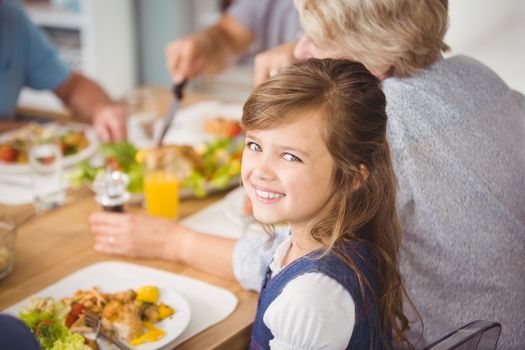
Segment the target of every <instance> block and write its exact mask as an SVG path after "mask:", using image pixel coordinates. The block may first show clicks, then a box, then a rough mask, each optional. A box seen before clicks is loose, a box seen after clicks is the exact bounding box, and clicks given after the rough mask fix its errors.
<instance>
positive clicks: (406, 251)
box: [233, 56, 525, 349]
mask: <svg viewBox="0 0 525 350" xmlns="http://www.w3.org/2000/svg"><path fill="white" fill-rule="evenodd" d="M384 91H385V95H386V97H387V112H388V117H389V124H388V134H389V141H390V144H391V147H392V154H393V159H394V165H395V170H396V174H397V176H398V181H399V195H398V211H399V216H400V221H401V225H402V228H403V234H404V236H403V244H402V250H401V256H400V265H401V272H402V274H403V277H404V280H405V284H406V287H407V290H408V292H409V295H410V297H411V299H412V301H413V302H414V304H415V306H416V308H417V310H418V312H419V313H420V315H421V317H422V319H423V322H424V327H425V332H424V338H423V340H422V341H421V342H420V343H418V344H417V347H418V348H420V347H421V346H422V345H423V344H426V343H428V342H432V341H434V340H436V339H438V338H440V337H441V336H443V335H445V334H446V333H448V332H450V331H452V330H453V329H455V328H457V327H460V326H461V325H464V324H466V323H468V322H470V321H473V320H476V319H485V320H496V321H499V322H501V323H502V324H503V331H502V336H501V338H500V343H499V344H500V348H501V349H523V348H525V321H524V320H525V316H524V313H525V97H524V96H523V95H521V94H519V93H517V92H515V91H512V90H510V89H509V88H508V87H507V86H506V85H505V83H504V82H503V81H501V79H500V78H499V77H498V76H497V75H496V74H495V73H493V72H492V71H491V70H490V69H488V68H487V67H485V66H483V65H482V64H480V63H479V62H476V61H475V60H472V59H470V58H467V57H462V56H458V57H453V58H449V59H442V60H440V61H438V62H437V63H435V64H434V65H433V66H432V67H431V69H427V70H425V71H423V72H421V73H419V74H417V75H416V76H414V77H411V78H403V79H398V78H389V79H386V80H385V81H384ZM283 236H284V235H283V234H281V235H278V236H277V237H278V238H277V239H276V240H275V241H274V242H270V243H267V244H264V243H263V242H262V241H263V238H244V239H241V240H240V241H239V243H238V244H237V246H236V248H235V251H234V257H233V262H234V270H235V274H236V276H237V278H238V279H239V281H240V282H241V284H242V285H243V286H244V287H246V288H249V289H255V290H258V289H259V287H260V283H261V282H260V281H261V278H262V277H261V276H262V273H263V271H264V267H265V265H266V264H267V263H268V262H269V259H270V258H271V256H272V255H273V254H272V250H273V249H274V247H275V246H276V244H277V243H278V242H279V241H280V238H281V237H283ZM407 311H408V310H407ZM414 328H415V329H414V331H413V332H411V338H412V340H413V341H415V340H416V339H417V337H418V336H417V332H418V329H417V327H416V326H414Z"/></svg>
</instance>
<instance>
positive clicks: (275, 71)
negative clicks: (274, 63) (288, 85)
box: [268, 69, 279, 78]
mask: <svg viewBox="0 0 525 350" xmlns="http://www.w3.org/2000/svg"><path fill="white" fill-rule="evenodd" d="M277 73H279V70H278V69H270V72H269V73H268V75H269V76H270V78H272V77H273V76H275V75H276V74H277Z"/></svg>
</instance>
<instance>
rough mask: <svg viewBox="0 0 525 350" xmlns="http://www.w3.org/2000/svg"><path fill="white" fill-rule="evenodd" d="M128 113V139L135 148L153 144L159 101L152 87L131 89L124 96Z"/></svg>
mask: <svg viewBox="0 0 525 350" xmlns="http://www.w3.org/2000/svg"><path fill="white" fill-rule="evenodd" d="M125 105H126V110H127V114H128V141H129V142H131V143H133V144H134V145H135V146H136V147H137V148H147V147H152V146H154V144H155V123H156V121H157V118H158V116H159V102H158V98H157V96H156V94H155V92H154V91H153V90H152V89H147V88H142V89H136V90H133V91H131V92H130V93H128V94H127V96H126V97H125Z"/></svg>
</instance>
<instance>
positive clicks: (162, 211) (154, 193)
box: [144, 170, 179, 219]
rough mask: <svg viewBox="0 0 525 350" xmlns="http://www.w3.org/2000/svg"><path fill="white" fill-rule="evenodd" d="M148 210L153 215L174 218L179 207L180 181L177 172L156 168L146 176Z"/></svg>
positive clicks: (145, 189) (145, 194)
mask: <svg viewBox="0 0 525 350" xmlns="http://www.w3.org/2000/svg"><path fill="white" fill-rule="evenodd" d="M144 197H145V199H146V211H147V212H148V213H149V214H151V215H153V216H160V217H164V218H169V219H174V218H176V217H177V214H178V209H179V181H178V180H177V177H176V175H175V174H170V173H169V172H167V171H163V170H155V171H152V172H150V173H148V174H147V175H146V176H145V178H144Z"/></svg>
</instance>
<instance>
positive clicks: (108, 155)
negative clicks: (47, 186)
mask: <svg viewBox="0 0 525 350" xmlns="http://www.w3.org/2000/svg"><path fill="white" fill-rule="evenodd" d="M163 147H166V149H168V148H169V149H170V150H175V151H176V152H177V154H178V155H179V157H178V158H179V160H182V161H183V163H184V167H182V169H183V171H181V173H180V187H181V196H183V197H184V196H195V197H204V196H206V195H207V194H209V193H211V192H215V191H218V190H224V189H227V188H231V187H232V186H236V185H238V184H239V178H240V172H241V157H242V150H243V148H244V139H243V138H242V137H240V136H237V137H234V138H231V137H225V138H218V139H215V140H212V141H209V142H206V143H204V144H202V145H200V146H195V147H193V146H187V145H186V146H185V145H169V146H163ZM159 151H162V148H161V149H160V150H159V149H140V150H139V149H137V148H136V147H135V146H133V145H132V144H131V143H128V142H118V143H112V144H102V145H101V146H100V153H101V154H102V159H98V160H84V161H82V162H80V163H78V164H77V165H76V167H75V168H74V169H73V171H72V172H70V173H69V180H70V182H71V183H72V184H81V183H84V182H87V183H92V182H93V180H94V179H95V177H96V176H97V174H98V173H99V172H100V171H103V170H104V169H106V168H107V167H108V165H110V166H111V168H112V169H114V170H120V171H122V172H124V173H126V174H127V175H128V176H129V180H130V183H129V185H128V191H129V192H130V193H132V194H133V193H135V194H138V193H142V192H143V184H142V183H143V178H144V169H143V166H142V162H143V161H144V159H145V158H146V156H147V154H148V153H149V152H159Z"/></svg>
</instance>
